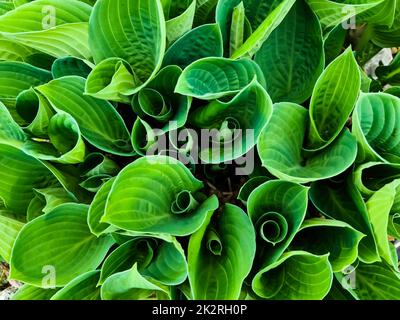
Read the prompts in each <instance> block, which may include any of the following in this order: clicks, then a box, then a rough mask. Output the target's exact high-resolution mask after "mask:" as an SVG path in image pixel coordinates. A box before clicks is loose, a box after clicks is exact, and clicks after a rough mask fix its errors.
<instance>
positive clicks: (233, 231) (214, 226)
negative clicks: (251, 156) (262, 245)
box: [188, 204, 256, 300]
mask: <svg viewBox="0 0 400 320" xmlns="http://www.w3.org/2000/svg"><path fill="white" fill-rule="evenodd" d="M212 216H213V215H212V214H209V215H208V217H207V220H206V221H205V223H204V224H203V226H202V227H201V229H199V230H198V231H197V232H196V233H195V234H193V235H192V236H191V238H190V242H189V248H188V264H189V280H190V284H191V287H192V291H193V298H194V299H200V300H205V299H207V300H232V299H238V298H239V295H240V290H241V287H242V284H243V281H244V279H245V278H246V276H247V275H248V273H249V272H250V269H251V265H252V262H253V259H254V254H255V249H256V248H255V235H254V230H253V228H252V226H251V222H250V219H249V218H248V216H247V215H246V214H245V213H244V212H243V210H241V209H240V208H239V207H236V206H234V205H231V204H227V205H226V206H225V207H224V209H223V211H222V214H221V216H220V217H219V218H218V220H217V221H214V220H212Z"/></svg>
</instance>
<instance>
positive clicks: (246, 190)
mask: <svg viewBox="0 0 400 320" xmlns="http://www.w3.org/2000/svg"><path fill="white" fill-rule="evenodd" d="M269 180H270V179H269V178H268V177H263V176H259V177H253V178H251V179H249V180H248V181H247V182H246V183H245V184H244V185H243V186H242V187H241V188H240V191H239V195H238V200H240V201H242V203H243V204H244V205H247V200H248V199H249V196H250V194H251V193H252V192H253V191H254V190H255V189H256V188H257V187H259V186H261V185H262V184H263V183H265V182H267V181H269Z"/></svg>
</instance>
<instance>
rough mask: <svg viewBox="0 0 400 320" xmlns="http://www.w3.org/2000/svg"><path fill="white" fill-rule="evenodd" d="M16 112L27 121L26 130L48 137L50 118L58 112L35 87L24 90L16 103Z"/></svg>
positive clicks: (40, 136)
mask: <svg viewBox="0 0 400 320" xmlns="http://www.w3.org/2000/svg"><path fill="white" fill-rule="evenodd" d="M15 108H16V112H17V114H18V116H19V117H21V119H23V121H24V122H25V124H26V126H25V128H24V129H25V130H24V131H25V132H26V133H28V134H29V135H32V136H33V137H36V138H38V137H39V138H44V139H47V138H48V134H47V133H48V127H49V123H50V119H51V118H52V117H53V116H54V115H55V114H56V112H55V111H54V110H53V108H52V107H51V105H50V103H49V101H48V100H47V99H46V98H45V97H44V96H43V95H41V94H40V93H38V92H37V91H35V90H34V89H32V88H31V89H28V90H25V91H22V92H21V93H20V94H19V95H18V96H17V100H16V104H15Z"/></svg>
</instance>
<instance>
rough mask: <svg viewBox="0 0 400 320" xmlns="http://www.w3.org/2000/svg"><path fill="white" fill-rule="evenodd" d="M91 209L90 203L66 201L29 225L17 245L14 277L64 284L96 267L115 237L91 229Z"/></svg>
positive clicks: (34, 283)
mask: <svg viewBox="0 0 400 320" xmlns="http://www.w3.org/2000/svg"><path fill="white" fill-rule="evenodd" d="M87 210H88V207H87V206H86V205H81V204H64V205H61V206H58V207H57V208H55V209H54V210H53V211H51V212H49V213H48V214H46V215H43V216H40V217H39V218H37V219H35V220H33V221H31V222H30V223H28V224H27V225H25V226H24V228H23V229H22V230H21V232H20V233H19V235H18V237H17V239H16V241H15V245H14V247H13V251H12V256H11V270H10V278H11V279H16V280H20V281H23V282H25V283H28V284H32V285H36V286H39V287H46V286H49V285H50V286H51V285H54V286H55V287H61V286H64V285H66V284H67V283H68V282H70V281H71V280H73V279H74V278H76V277H77V276H79V275H81V274H83V273H85V272H88V271H92V270H94V269H96V268H97V267H98V265H99V264H100V263H101V261H102V260H103V259H104V257H105V255H106V253H107V251H108V250H109V248H110V246H111V245H112V244H113V240H112V238H111V237H110V236H106V237H103V238H100V239H97V238H96V237H95V236H94V235H92V234H91V233H90V230H89V228H88V226H87V223H86V217H87Z"/></svg>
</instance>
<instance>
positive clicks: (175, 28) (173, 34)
mask: <svg viewBox="0 0 400 320" xmlns="http://www.w3.org/2000/svg"><path fill="white" fill-rule="evenodd" d="M178 3H179V2H178ZM196 4H197V1H196V0H193V1H191V3H190V5H189V6H188V7H187V8H186V10H185V11H184V12H182V13H181V14H180V15H179V16H177V17H174V18H172V19H169V20H167V21H166V32H167V40H168V42H169V43H172V42H174V41H175V40H177V39H179V38H180V37H181V36H182V35H184V34H185V33H186V32H188V31H190V30H191V29H192V27H193V21H194V15H195V12H196Z"/></svg>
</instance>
